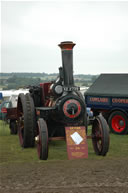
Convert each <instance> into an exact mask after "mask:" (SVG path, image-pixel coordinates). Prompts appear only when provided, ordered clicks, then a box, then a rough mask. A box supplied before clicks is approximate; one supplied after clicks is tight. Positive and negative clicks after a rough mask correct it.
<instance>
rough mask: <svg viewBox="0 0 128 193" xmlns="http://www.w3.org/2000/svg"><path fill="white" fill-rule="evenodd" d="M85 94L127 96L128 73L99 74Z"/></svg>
mask: <svg viewBox="0 0 128 193" xmlns="http://www.w3.org/2000/svg"><path fill="white" fill-rule="evenodd" d="M85 95H92V96H93V95H96V96H98V95H99V96H119V97H128V74H101V75H100V76H99V77H98V78H97V79H96V81H95V82H94V83H93V84H92V85H91V86H90V88H89V89H88V90H87V91H86V92H85Z"/></svg>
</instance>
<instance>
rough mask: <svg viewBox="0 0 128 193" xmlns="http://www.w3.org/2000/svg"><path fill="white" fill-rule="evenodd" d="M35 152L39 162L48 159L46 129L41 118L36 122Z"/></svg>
mask: <svg viewBox="0 0 128 193" xmlns="http://www.w3.org/2000/svg"><path fill="white" fill-rule="evenodd" d="M37 138H38V141H37V151H38V157H39V159H41V160H47V159H48V129H47V125H46V122H45V121H44V119H43V118H40V119H39V120H38V136H37Z"/></svg>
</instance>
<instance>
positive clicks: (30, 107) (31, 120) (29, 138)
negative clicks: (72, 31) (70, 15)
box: [17, 41, 109, 160]
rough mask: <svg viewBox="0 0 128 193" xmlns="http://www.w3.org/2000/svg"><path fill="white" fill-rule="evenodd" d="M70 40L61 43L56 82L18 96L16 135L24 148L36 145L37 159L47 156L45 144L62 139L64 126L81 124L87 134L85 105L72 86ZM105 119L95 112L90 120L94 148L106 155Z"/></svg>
mask: <svg viewBox="0 0 128 193" xmlns="http://www.w3.org/2000/svg"><path fill="white" fill-rule="evenodd" d="M74 46H75V44H74V43H73V42H70V41H67V42H61V43H60V44H59V47H60V48H61V53H62V67H60V68H59V75H58V77H57V78H56V80H55V81H52V82H46V83H40V85H39V86H32V87H30V90H29V93H28V94H26V95H24V94H20V95H19V97H18V107H17V114H18V135H19V140H20V145H21V146H22V147H23V148H28V147H34V145H35V142H36V144H37V151H38V156H39V159H43V160H46V159H47V158H48V143H49V141H50V140H53V139H65V135H66V134H65V127H73V126H84V127H85V132H86V134H87V115H86V104H85V102H84V98H83V95H82V94H81V92H80V88H79V87H77V86H75V85H74V77H73V47H74ZM107 127H108V126H107V123H106V121H105V119H104V118H103V117H102V116H101V115H98V116H97V117H95V118H94V121H93V123H92V135H91V137H90V138H92V142H93V147H94V150H95V152H96V154H97V155H103V156H104V155H106V153H107V152H108V148H109V133H108V129H107Z"/></svg>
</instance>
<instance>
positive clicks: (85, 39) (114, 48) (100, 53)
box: [1, 0, 128, 74]
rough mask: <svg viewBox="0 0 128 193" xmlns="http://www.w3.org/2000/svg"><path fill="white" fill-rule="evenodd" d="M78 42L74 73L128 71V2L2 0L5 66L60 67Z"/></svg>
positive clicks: (21, 68) (26, 69) (22, 69)
mask: <svg viewBox="0 0 128 193" xmlns="http://www.w3.org/2000/svg"><path fill="white" fill-rule="evenodd" d="M66 40H68V41H73V42H74V43H76V46H75V47H74V50H73V51H74V52H73V54H74V73H75V74H80V73H82V74H100V73H128V1H73V0H72V1H60V0H56V1H53V0H52V1H48V0H47V1H2V2H1V71H2V72H46V73H53V72H58V67H59V66H61V52H60V48H59V47H58V46H57V45H58V44H59V43H60V42H61V41H66Z"/></svg>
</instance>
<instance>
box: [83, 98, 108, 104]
mask: <svg viewBox="0 0 128 193" xmlns="http://www.w3.org/2000/svg"><path fill="white" fill-rule="evenodd" d="M87 104H94V105H109V104H110V99H109V98H108V97H94V96H87Z"/></svg>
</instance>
